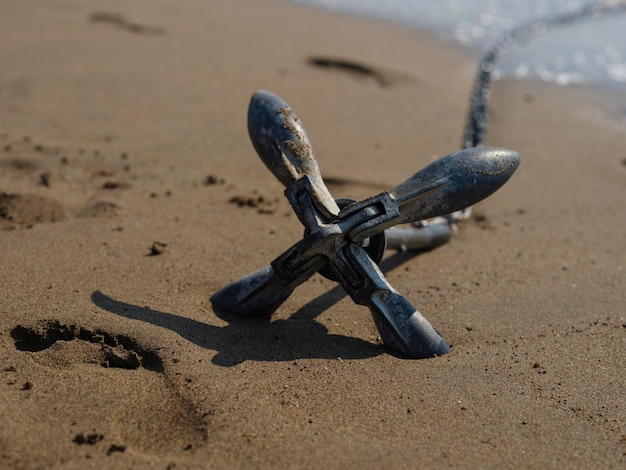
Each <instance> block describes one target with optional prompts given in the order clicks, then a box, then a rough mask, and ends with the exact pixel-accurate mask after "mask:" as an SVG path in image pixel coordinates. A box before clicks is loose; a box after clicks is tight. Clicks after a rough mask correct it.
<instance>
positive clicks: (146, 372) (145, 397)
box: [0, 321, 207, 458]
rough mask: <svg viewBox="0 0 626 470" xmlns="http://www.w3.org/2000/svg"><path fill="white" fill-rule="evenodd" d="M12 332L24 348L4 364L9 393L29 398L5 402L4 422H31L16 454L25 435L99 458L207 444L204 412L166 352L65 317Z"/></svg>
mask: <svg viewBox="0 0 626 470" xmlns="http://www.w3.org/2000/svg"><path fill="white" fill-rule="evenodd" d="M10 336H11V338H12V340H13V344H14V346H15V349H16V350H17V352H16V353H14V354H13V355H12V356H13V363H12V364H11V365H10V366H11V367H7V368H5V369H4V370H5V373H7V372H6V371H9V372H8V373H9V374H12V375H13V376H14V377H15V378H14V379H13V380H12V382H9V383H13V384H14V385H12V387H11V390H10V393H13V394H17V396H20V395H19V394H22V395H21V396H24V397H25V396H26V395H27V398H28V399H27V400H24V401H23V402H22V404H21V405H20V407H9V408H8V409H7V407H2V406H1V405H0V409H2V415H3V420H8V422H11V421H27V422H28V426H24V427H23V428H24V429H28V432H27V434H28V436H21V437H20V436H16V437H15V439H16V444H15V447H13V446H12V447H11V448H13V449H17V450H16V451H15V452H17V451H18V450H19V442H22V441H21V438H23V439H25V440H26V441H28V439H27V437H29V436H30V437H31V439H30V440H31V441H32V436H37V435H40V436H42V437H41V438H42V443H43V439H47V440H49V439H53V440H57V441H58V442H55V443H52V444H53V446H52V447H54V446H56V445H58V446H61V448H62V447H65V448H67V449H69V448H71V449H74V451H75V446H77V445H78V446H81V448H84V451H85V455H88V454H89V455H91V456H92V457H93V456H95V454H99V455H100V458H108V456H110V455H111V454H113V453H117V452H124V451H126V450H132V451H133V452H135V453H141V454H151V455H165V454H175V453H178V452H185V453H186V452H189V451H190V450H193V449H196V448H198V447H200V446H202V445H204V444H205V442H206V440H207V429H206V423H205V422H204V417H203V416H202V415H200V413H199V412H198V411H197V410H196V406H195V405H193V404H192V403H191V401H190V400H188V399H186V398H185V397H184V391H183V390H182V389H181V387H180V386H177V385H176V383H175V382H174V381H172V380H171V378H170V377H169V375H168V373H167V371H166V370H165V368H164V365H163V361H162V359H161V357H160V356H159V354H158V353H157V352H156V351H153V350H150V349H148V348H145V347H143V346H142V345H140V344H139V343H138V342H137V341H136V340H135V339H133V338H132V337H130V336H126V335H116V334H112V333H108V332H106V331H102V330H97V329H94V330H92V329H88V328H85V327H82V326H77V325H71V324H62V323H60V322H58V321H49V322H46V323H43V324H38V325H35V326H23V325H18V326H16V327H14V328H13V329H12V330H11V331H10ZM7 365H8V364H7ZM24 383H28V387H26V388H25V387H24V386H23V385H22V384H24ZM5 384H6V382H5ZM51 428H52V429H54V432H53V433H51V432H50V429H51ZM24 432H25V433H26V431H24ZM46 433H47V434H46ZM11 438H13V437H11ZM44 452H45V451H44ZM42 455H43V454H42Z"/></svg>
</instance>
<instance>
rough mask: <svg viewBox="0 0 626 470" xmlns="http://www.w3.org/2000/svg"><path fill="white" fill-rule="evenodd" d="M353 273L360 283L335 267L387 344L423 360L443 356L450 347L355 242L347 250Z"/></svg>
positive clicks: (344, 285) (343, 283) (348, 291)
mask: <svg viewBox="0 0 626 470" xmlns="http://www.w3.org/2000/svg"><path fill="white" fill-rule="evenodd" d="M344 255H345V257H346V258H347V259H348V263H349V265H350V270H349V271H350V272H355V273H357V274H358V276H359V277H360V280H361V283H360V284H358V285H355V284H354V282H350V280H348V279H345V278H344V277H342V274H343V272H344V270H345V269H346V268H345V267H344V268H343V269H337V268H339V266H337V265H333V266H332V267H331V269H334V270H336V271H335V272H336V274H338V275H339V277H340V282H341V285H342V286H343V288H344V289H345V290H346V292H347V293H348V295H350V297H351V298H352V300H354V302H355V303H357V304H359V305H365V306H367V307H369V309H370V311H371V313H372V316H373V318H374V323H375V324H376V327H377V328H378V331H379V333H380V336H381V338H382V340H383V341H384V343H385V344H386V345H387V346H388V347H390V348H392V349H395V350H397V351H399V352H400V353H401V354H403V355H405V356H407V357H411V358H416V359H422V358H427V357H433V356H441V355H443V354H447V353H448V352H450V347H449V346H448V345H447V343H446V342H445V340H444V339H443V338H442V337H441V335H440V334H439V332H438V331H437V330H436V329H435V328H434V327H433V326H432V325H431V324H430V323H429V322H428V320H427V319H426V318H425V317H424V316H423V315H422V314H421V313H419V312H418V311H417V309H416V308H415V307H414V306H413V305H411V304H410V303H409V302H408V301H407V300H406V299H405V298H404V297H403V296H402V295H400V294H399V293H398V292H397V291H396V290H395V289H394V288H393V287H392V286H391V284H389V281H387V279H386V278H385V276H384V275H383V273H382V272H381V271H380V269H379V268H378V266H377V265H376V263H374V261H372V259H371V258H370V257H369V256H368V255H367V253H365V251H364V250H363V248H362V247H361V246H359V245H357V244H356V243H350V244H349V245H348V246H347V249H346V250H345V251H344Z"/></svg>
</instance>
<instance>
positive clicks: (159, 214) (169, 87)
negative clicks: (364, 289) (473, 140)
mask: <svg viewBox="0 0 626 470" xmlns="http://www.w3.org/2000/svg"><path fill="white" fill-rule="evenodd" d="M0 11H1V12H2V13H1V14H0V37H1V41H0V170H1V171H0V193H1V194H0V224H1V225H2V229H3V230H0V252H1V253H2V257H1V261H0V268H1V269H0V366H1V368H0V417H1V423H2V424H1V426H0V467H2V468H81V469H82V468H131V467H132V468H163V469H165V468H174V467H176V468H209V467H211V468H259V467H261V468H269V467H271V468H347V467H352V468H357V467H361V468H374V467H380V466H382V465H385V466H388V467H389V468H418V467H422V466H424V467H426V466H428V467H433V466H436V467H442V466H451V467H466V468H471V467H474V468H479V467H480V468H512V467H515V468H524V467H532V468H592V467H593V468H617V467H621V466H623V465H624V463H625V461H626V422H625V421H626V420H625V408H626V407H625V405H624V397H625V394H626V382H625V376H626V373H625V365H624V364H625V363H626V318H625V307H624V304H625V294H624V292H625V291H626V281H625V280H626V275H625V270H626V255H625V250H624V248H625V242H624V233H625V231H626V217H625V216H624V214H625V213H626V150H625V149H626V127H625V124H624V109H626V98H625V97H624V96H623V95H614V94H612V93H609V92H606V91H597V90H589V89H586V88H584V87H579V86H568V87H556V86H552V85H547V84H537V83H530V82H509V81H505V82H499V83H497V84H496V86H495V88H494V93H493V108H492V113H491V118H490V127H489V132H488V137H487V142H486V143H487V144H490V145H498V146H502V147H508V148H512V149H514V150H516V151H518V152H519V153H520V154H522V156H523V162H522V165H521V167H520V169H519V170H518V172H517V174H516V175H514V177H513V178H512V179H511V181H510V182H509V183H508V184H507V185H506V186H505V187H504V188H503V189H502V190H500V191H499V192H497V193H496V194H495V195H494V196H492V197H491V198H490V199H488V200H487V201H485V202H483V203H481V204H480V205H478V206H477V207H476V210H475V216H474V218H473V219H472V220H470V221H467V222H466V223H463V224H462V225H461V226H460V230H459V231H458V233H457V234H456V235H455V236H454V239H453V240H452V242H451V243H449V244H447V245H445V246H442V247H440V248H438V249H436V250H433V251H431V252H428V253H423V254H420V255H410V254H405V255H398V254H393V253H390V254H389V256H390V257H389V258H388V259H387V260H386V261H384V262H383V267H384V268H385V269H386V271H387V276H388V278H389V280H390V281H391V283H392V284H393V285H394V286H395V287H396V288H397V289H398V290H399V291H400V292H401V293H403V294H404V295H405V296H406V297H407V298H408V300H409V301H410V302H411V303H413V304H414V305H416V306H417V307H418V309H419V310H420V311H421V312H422V313H423V314H424V315H425V316H426V317H427V318H428V319H429V320H430V321H431V322H432V323H433V324H434V325H435V326H436V327H437V328H438V330H439V331H440V332H441V333H442V335H443V336H444V338H446V340H447V341H448V342H449V343H450V344H451V345H452V352H451V353H450V354H449V355H447V356H445V357H439V358H435V359H430V360H421V361H413V360H405V359H401V358H398V357H395V356H394V355H392V354H390V352H389V351H387V350H386V349H384V348H383V347H382V346H381V345H380V344H379V340H378V334H377V331H376V329H375V327H374V324H373V322H372V319H371V317H370V314H369V312H368V311H367V309H365V308H363V307H358V306H356V305H354V304H353V303H352V302H351V301H350V300H349V298H346V296H345V294H344V293H343V291H342V290H341V289H340V288H338V287H336V285H335V284H334V283H333V282H331V281H329V280H326V279H324V278H322V277H320V276H316V277H314V278H313V279H311V280H310V281H309V282H307V283H305V284H304V285H302V286H301V287H300V288H298V290H297V291H296V293H295V294H294V295H293V296H292V297H291V298H290V299H289V300H288V301H287V302H286V303H285V304H284V305H283V306H282V307H281V308H280V309H279V310H278V312H277V313H276V314H275V315H274V316H273V317H272V318H271V319H267V318H261V319H252V320H250V319H247V320H232V321H230V322H227V321H225V320H222V319H220V318H218V317H217V316H216V315H215V313H214V312H213V311H212V309H211V305H210V302H209V300H208V299H209V297H210V296H211V295H212V294H213V293H214V292H216V291H217V290H218V289H220V288H221V287H223V286H224V285H225V284H227V283H228V282H230V281H232V280H234V279H236V278H238V277H239V276H241V275H243V274H245V273H247V272H249V271H251V270H253V269H257V268H259V267H261V266H263V265H265V264H267V263H268V262H269V261H270V260H271V259H273V258H274V257H275V256H277V255H278V254H280V253H281V252H282V251H283V250H284V249H286V248H287V247H288V246H290V245H291V244H292V243H294V242H295V241H297V240H298V239H299V238H300V237H301V234H302V227H301V226H300V224H299V222H298V221H297V219H296V217H295V216H294V215H293V213H292V211H291V209H290V207H289V205H288V203H287V201H286V199H285V198H284V197H283V195H282V190H283V188H282V187H281V185H280V184H279V183H278V182H277V181H276V180H275V179H274V178H273V176H272V175H271V174H270V173H269V172H268V171H267V170H266V169H265V168H264V166H263V165H262V163H261V162H260V160H259V159H258V158H257V157H256V155H255V154H254V151H253V149H252V146H251V144H250V143H249V141H248V138H247V131H246V126H245V113H246V110H247V103H248V99H249V97H250V95H251V93H252V92H254V91H255V90H256V89H259V88H263V89H268V90H271V91H274V92H276V93H278V94H279V95H280V96H282V97H283V98H284V99H285V100H286V101H287V102H288V103H290V104H291V106H292V107H293V108H294V109H295V110H296V111H297V113H298V114H299V116H300V118H301V119H302V120H303V122H304V124H305V127H306V128H307V130H308V132H309V135H310V137H311V138H312V141H313V144H314V146H315V148H316V150H317V156H318V160H319V162H320V166H321V169H322V172H323V174H324V175H325V176H326V177H328V178H329V179H330V180H331V181H332V184H329V187H330V189H331V191H332V192H333V194H334V195H336V196H337V197H358V198H360V197H364V196H368V195H371V194H373V193H375V192H378V191H380V190H382V189H385V188H392V187H393V186H395V185H396V184H397V183H399V182H401V181H403V180H404V179H405V178H406V177H408V176H409V175H410V174H412V173H414V172H415V171H417V170H418V169H420V168H421V167H423V166H425V165H426V164H428V163H429V162H430V161H432V160H433V159H435V158H436V157H438V156H442V155H445V154H447V153H451V152H453V151H456V150H457V149H458V148H459V145H460V142H461V136H462V130H463V126H464V117H465V114H466V112H467V105H468V96H469V91H470V89H471V85H472V77H473V71H474V66H475V65H474V64H475V59H476V57H472V56H471V55H470V54H469V53H467V52H465V51H463V50H460V49H458V48H456V47H453V46H451V45H445V44H442V43H440V42H438V41H437V40H435V39H433V38H432V37H430V36H428V35H426V34H424V33H421V32H416V31H413V30H409V29H403V28H401V27H398V26H392V25H388V24H384V23H376V22H371V21H367V20H363V19H358V18H349V17H342V16H339V15H338V16H333V15H330V14H328V13H325V12H319V11H315V10H309V9H306V8H302V7H297V6H291V5H284V4H281V3H275V2H272V1H269V0H264V1H254V0H236V1H229V0H219V1H218V0H213V1H211V2H204V1H201V0H179V1H176V2H174V1H166V0H150V1H148V0H143V1H140V0H136V1H133V2H127V1H121V0H115V1H108V2H101V1H95V0H90V1H85V0H80V1H79V0H55V1H50V0H31V1H29V2H16V1H10V0H2V1H0ZM329 58H330V59H341V60H349V61H354V62H357V63H360V64H363V65H365V66H367V67H369V68H370V69H371V70H372V71H373V74H372V75H370V76H359V75H358V74H349V73H344V72H343V71H341V70H338V69H332V68H325V67H320V66H313V65H311V64H310V63H309V62H310V59H321V60H322V62H323V60H325V59H329ZM237 200H243V201H248V200H250V201H251V204H250V205H248V204H243V205H241V206H240V205H238V204H237V203H236V201H237ZM231 201H234V202H231ZM154 242H159V243H162V244H165V246H164V245H156V246H154V247H153V244H154ZM150 254H154V255H153V256H149V255H150Z"/></svg>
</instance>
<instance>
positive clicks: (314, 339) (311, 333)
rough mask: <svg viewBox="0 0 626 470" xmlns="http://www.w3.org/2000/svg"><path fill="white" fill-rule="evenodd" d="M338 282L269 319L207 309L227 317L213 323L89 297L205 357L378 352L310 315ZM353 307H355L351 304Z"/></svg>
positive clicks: (237, 360) (335, 298) (390, 263)
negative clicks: (163, 331)
mask: <svg viewBox="0 0 626 470" xmlns="http://www.w3.org/2000/svg"><path fill="white" fill-rule="evenodd" d="M419 254H420V252H404V253H396V254H394V255H392V256H390V257H389V258H386V259H385V260H383V261H382V262H381V264H380V268H381V270H382V271H383V272H388V271H390V270H392V269H394V268H395V267H397V266H399V265H401V264H402V263H404V262H406V261H407V260H409V259H411V258H413V257H414V256H417V255H419ZM346 296H347V294H346V293H345V291H344V290H343V288H342V287H341V286H337V287H335V288H333V289H332V290H330V291H328V292H326V293H324V294H322V295H320V296H319V297H317V298H315V299H313V300H311V301H310V302H308V303H307V304H306V305H304V306H302V307H301V308H300V309H299V310H298V311H296V312H295V313H294V314H293V315H291V317H289V318H288V319H285V320H275V321H270V319H271V317H270V316H236V315H230V314H225V313H224V312H219V311H216V310H215V309H213V312H214V314H215V315H217V316H218V317H219V318H221V319H223V320H225V321H227V322H228V325H226V326H215V325H210V324H208V323H203V322H200V321H197V320H193V319H190V318H186V317H183V316H181V315H178V314H175V313H169V312H162V311H159V310H155V309H152V308H148V307H143V306H139V305H134V304H130V303H127V302H123V301H121V300H117V299H114V298H112V297H110V296H108V295H106V294H104V293H102V292H100V291H98V290H96V291H94V292H93V293H92V294H91V302H92V303H93V304H94V305H95V306H97V307H99V308H100V309H102V310H105V311H107V312H110V313H113V314H115V315H119V316H121V317H125V318H129V319H132V320H139V321H143V322H145V323H150V324H152V325H155V326H158V327H161V328H165V329H168V330H170V331H173V332H175V333H176V334H178V335H179V336H181V337H182V338H184V339H185V340H187V341H189V342H191V343H193V344H195V345H197V346H200V347H202V348H205V349H209V350H213V351H217V354H215V356H214V357H213V359H212V360H211V362H212V363H213V364H215V365H218V366H222V367H231V366H235V365H237V364H241V363H243V362H245V361H248V360H251V361H294V360H297V359H304V358H317V359H337V358H338V357H340V358H342V359H367V358H371V357H375V356H378V355H380V354H382V353H383V352H384V351H385V349H384V347H382V346H379V345H376V344H373V343H370V342H368V341H365V340H362V339H359V338H352V337H348V336H343V335H336V334H330V333H329V332H328V329H327V328H326V327H325V326H324V325H322V324H321V323H319V322H317V321H315V319H316V318H317V317H318V316H319V315H321V314H322V313H323V312H324V311H326V310H327V309H329V308H330V307H332V306H333V305H335V304H336V303H337V302H339V301H340V300H342V299H343V298H345V297H346ZM355 308H359V307H356V306H355Z"/></svg>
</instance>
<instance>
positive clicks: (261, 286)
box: [211, 91, 520, 358]
mask: <svg viewBox="0 0 626 470" xmlns="http://www.w3.org/2000/svg"><path fill="white" fill-rule="evenodd" d="M248 132H249V134H250V139H251V140H252V143H253V145H254V148H255V150H256V152H257V154H258V155H259V157H260V158H261V160H262V161H263V162H264V163H265V165H266V166H267V168H268V169H269V170H270V171H271V172H272V173H273V174H274V176H275V177H276V178H277V179H278V180H279V181H280V182H281V183H282V184H283V185H284V186H285V187H286V189H285V196H286V197H287V199H288V200H289V203H290V204H291V206H292V208H293V210H294V212H295V214H296V215H297V217H298V219H299V220H300V222H301V223H302V225H303V226H304V229H305V230H304V237H303V238H302V240H300V241H299V242H297V243H296V244H295V245H293V246H292V247H291V248H289V249H288V250H287V251H285V252H284V253H283V254H281V255H280V256H278V257H277V258H276V259H275V260H274V261H272V262H271V263H270V264H269V265H267V266H265V267H263V268H261V269H259V270H258V271H255V272H253V273H250V274H248V275H246V276H244V277H242V278H241V279H239V280H237V281H235V282H233V283H232V284H229V285H228V286H226V287H224V288H223V289H221V290H220V291H218V292H217V293H215V294H214V295H213V296H212V297H211V302H212V305H213V307H214V309H216V310H221V311H225V312H228V313H234V314H240V315H271V314H272V313H273V312H274V311H276V309H278V308H279V307H280V305H281V304H282V303H283V302H284V301H285V300H287V298H288V297H289V296H290V295H291V294H292V293H293V291H294V289H295V288H296V287H297V286H299V285H300V284H302V283H304V282H305V281H306V280H307V279H309V278H310V277H311V276H313V274H315V273H317V272H319V273H320V274H321V275H323V276H325V277H326V278H328V279H331V280H334V281H336V282H338V283H339V284H341V286H342V287H343V288H344V290H345V291H346V292H347V293H348V295H349V296H350V297H351V298H352V300H353V301H354V302H355V303H356V304H359V305H364V306H367V307H369V309H370V311H371V313H372V316H373V319H374V323H375V324H376V327H377V328H378V331H379V333H380V337H381V338H382V340H383V342H384V343H385V345H386V346H387V347H389V348H391V349H393V350H395V351H396V352H397V353H398V354H400V355H402V356H405V357H409V358H429V357H434V356H440V355H443V354H447V353H448V352H449V351H450V347H449V346H448V344H447V343H446V342H445V340H444V339H443V337H442V336H441V335H440V334H439V332H438V331H437V330H436V329H435V328H434V327H433V326H432V325H431V324H430V322H429V321H428V320H427V319H426V318H425V317H424V316H423V315H422V314H421V313H420V312H418V311H417V309H416V308H415V307H414V306H413V305H411V303H409V301H408V300H406V299H405V298H404V297H403V296H402V295H401V294H400V293H398V292H397V291H396V290H395V289H394V288H393V286H392V285H391V284H390V283H389V281H388V280H387V279H386V278H385V276H384V275H383V273H382V272H381V270H380V268H379V267H378V263H379V262H380V260H381V259H382V257H383V254H384V252H385V249H386V247H387V242H388V241H392V242H393V243H392V244H393V245H394V247H395V248H406V247H408V248H411V249H415V248H428V247H430V246H435V245H437V244H440V243H441V242H442V238H443V240H444V241H445V239H446V238H447V236H448V235H446V231H445V230H444V231H443V232H442V231H441V230H439V231H438V230H437V228H436V225H426V224H421V225H420V226H411V227H409V228H393V227H394V226H395V225H398V224H406V223H416V222H418V221H423V220H426V219H431V218H434V217H439V216H447V215H448V214H452V213H454V212H456V211H459V210H462V209H464V208H466V207H469V206H471V205H473V204H475V203H477V202H479V201H481V200H482V199H484V198H486V197H487V196H489V195H490V194H492V193H493V192H494V191H496V190H497V189H499V188H500V187H501V186H502V185H503V184H504V183H506V181H508V179H509V178H510V177H511V175H512V174H513V173H514V172H515V170H516V169H517V167H518V165H519V163H520V156H519V155H518V154H517V153H516V152H514V151H512V150H507V149H501V148H495V147H473V148H467V149H463V150H460V151H458V152H455V153H452V154H450V155H447V156H445V157H442V158H440V159H439V160H436V161H435V162H433V163H431V164H430V165H428V166H426V167H425V168H423V169H422V170H420V171H418V172H417V173H415V174H414V175H413V176H411V177H410V178H409V179H407V180H406V181H404V182H403V183H401V184H399V185H398V186H396V187H395V188H393V189H392V190H390V191H387V192H383V193H381V194H378V195H375V196H372V197H370V198H367V199H363V200H361V201H351V200H335V199H334V198H333V196H332V195H331V193H330V192H329V191H328V188H327V187H326V185H325V184H324V180H323V178H322V175H321V173H320V169H319V166H318V163H317V161H316V159H315V156H314V153H313V147H312V146H311V143H310V141H309V138H308V136H307V133H306V131H305V130H304V127H303V126H302V124H301V122H300V120H299V119H298V117H297V116H296V114H295V113H294V111H293V110H292V109H291V108H290V107H289V105H287V103H285V102H284V101H283V100H282V99H280V98H279V97H278V96H276V95H274V94H272V93H270V92H267V91H257V92H256V93H255V94H254V95H253V96H252V99H251V100H250V106H249V109H248Z"/></svg>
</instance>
